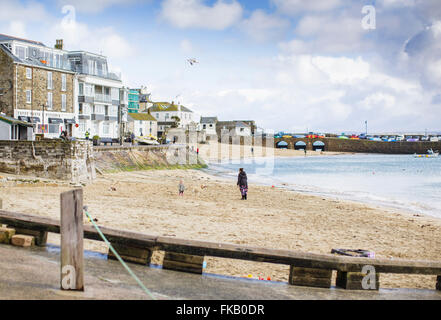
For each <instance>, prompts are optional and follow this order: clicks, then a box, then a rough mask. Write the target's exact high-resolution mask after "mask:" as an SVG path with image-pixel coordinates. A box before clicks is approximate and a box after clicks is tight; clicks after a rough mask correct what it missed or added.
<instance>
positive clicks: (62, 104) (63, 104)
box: [61, 94, 66, 111]
mask: <svg viewBox="0 0 441 320" xmlns="http://www.w3.org/2000/svg"><path fill="white" fill-rule="evenodd" d="M61 111H66V95H65V94H62V95H61Z"/></svg>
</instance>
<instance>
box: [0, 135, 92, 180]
mask: <svg viewBox="0 0 441 320" xmlns="http://www.w3.org/2000/svg"><path fill="white" fill-rule="evenodd" d="M0 172H5V173H12V174H19V175H25V176H26V175H28V176H35V177H40V178H46V179H59V180H67V181H70V182H71V183H74V184H78V183H86V182H88V181H91V180H93V179H94V178H95V165H94V159H93V150H92V143H91V142H89V141H72V142H66V141H62V140H42V141H0Z"/></svg>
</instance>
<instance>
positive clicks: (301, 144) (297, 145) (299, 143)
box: [294, 141, 306, 150]
mask: <svg viewBox="0 0 441 320" xmlns="http://www.w3.org/2000/svg"><path fill="white" fill-rule="evenodd" d="M305 149H306V143H305V142H304V141H297V142H296V143H295V145H294V150H305Z"/></svg>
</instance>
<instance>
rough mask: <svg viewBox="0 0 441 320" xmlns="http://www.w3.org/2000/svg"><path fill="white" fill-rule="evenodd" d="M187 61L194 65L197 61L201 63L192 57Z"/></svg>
mask: <svg viewBox="0 0 441 320" xmlns="http://www.w3.org/2000/svg"><path fill="white" fill-rule="evenodd" d="M187 61H188V62H189V63H190V65H194V64H195V63H199V61H197V60H196V59H194V58H192V59H187Z"/></svg>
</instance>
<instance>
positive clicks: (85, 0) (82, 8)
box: [58, 0, 150, 13]
mask: <svg viewBox="0 0 441 320" xmlns="http://www.w3.org/2000/svg"><path fill="white" fill-rule="evenodd" d="M135 2H150V1H148V0H92V1H91V0H58V4H59V5H60V7H63V6H65V5H72V6H74V8H75V10H77V11H78V12H84V13H98V12H101V11H103V10H104V9H107V8H109V7H112V6H116V5H130V4H133V3H135Z"/></svg>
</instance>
